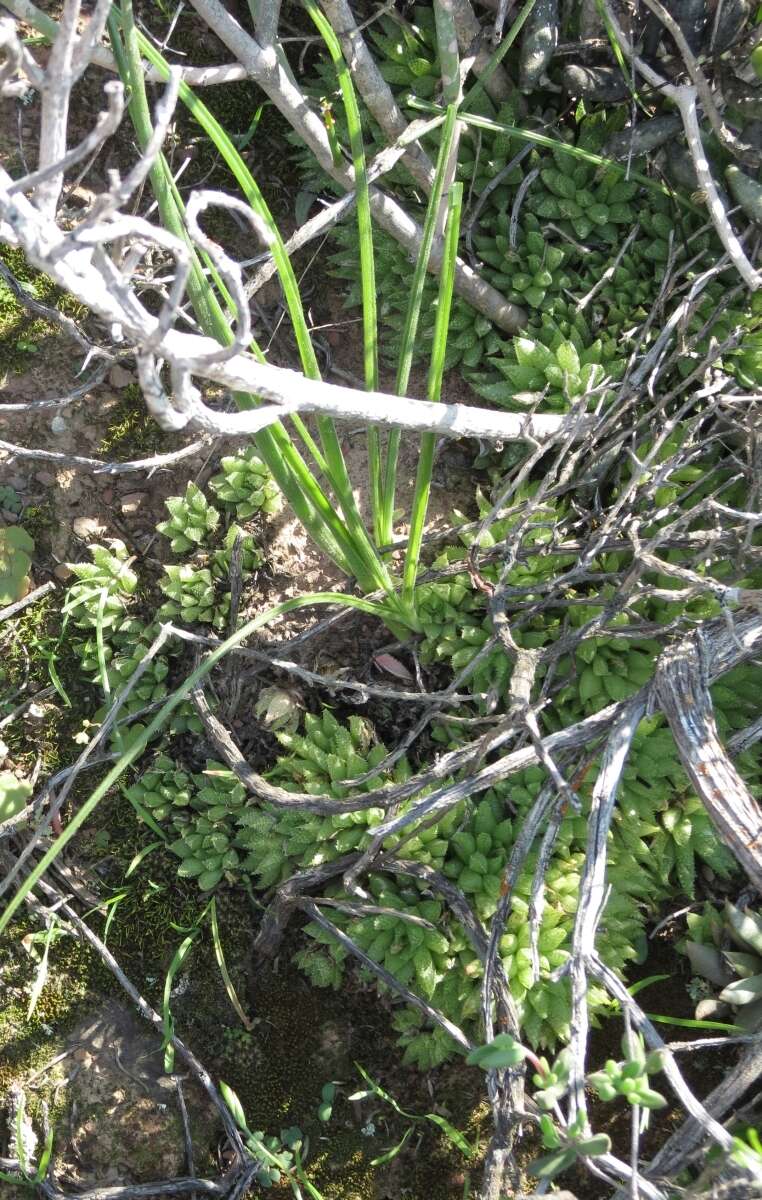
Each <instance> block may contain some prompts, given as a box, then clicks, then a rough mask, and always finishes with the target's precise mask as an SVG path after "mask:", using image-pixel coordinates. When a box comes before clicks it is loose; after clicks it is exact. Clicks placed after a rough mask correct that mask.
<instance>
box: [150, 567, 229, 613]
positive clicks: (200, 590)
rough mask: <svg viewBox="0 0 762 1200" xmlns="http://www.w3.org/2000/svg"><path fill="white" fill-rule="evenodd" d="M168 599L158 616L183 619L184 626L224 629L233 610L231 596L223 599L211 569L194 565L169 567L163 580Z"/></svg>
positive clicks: (165, 569)
mask: <svg viewBox="0 0 762 1200" xmlns="http://www.w3.org/2000/svg"><path fill="white" fill-rule="evenodd" d="M159 587H160V588H161V590H162V592H163V593H164V595H165V596H167V597H168V599H167V600H166V601H165V603H164V604H162V606H161V608H160V609H159V611H158V613H157V614H156V615H157V617H158V619H159V620H162V621H171V620H174V619H176V618H177V619H179V620H180V621H182V623H183V624H186V625H193V624H196V623H198V624H203V625H212V626H213V627H214V628H215V629H222V628H223V627H224V625H225V620H226V617H227V612H228V609H229V607H230V597H229V596H224V597H222V598H220V597H219V596H218V594H217V590H216V588H215V582H214V578H213V576H212V572H211V571H210V569H209V568H208V567H197V566H194V565H193V564H192V563H182V564H181V565H176V564H172V563H170V564H168V565H167V566H165V568H164V574H163V576H162V577H161V579H160V580H159Z"/></svg>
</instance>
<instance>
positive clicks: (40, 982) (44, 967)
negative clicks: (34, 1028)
mask: <svg viewBox="0 0 762 1200" xmlns="http://www.w3.org/2000/svg"><path fill="white" fill-rule="evenodd" d="M57 928H58V921H57V920H56V918H55V917H53V918H52V919H51V921H50V924H49V925H48V928H47V931H46V933H45V942H44V945H43V947H42V956H41V958H40V961H39V964H38V966H37V971H36V972H35V976H34V982H33V984H32V989H31V991H30V993H29V1007H28V1008H27V1010H26V1019H27V1021H31V1019H32V1016H33V1014H34V1010H35V1009H36V1007H37V1001H38V1000H39V998H40V996H41V995H42V989H43V988H44V987H45V984H46V983H47V979H48V958H49V955H50V947H51V943H52V941H53V934H54V933H55V931H56V929H57Z"/></svg>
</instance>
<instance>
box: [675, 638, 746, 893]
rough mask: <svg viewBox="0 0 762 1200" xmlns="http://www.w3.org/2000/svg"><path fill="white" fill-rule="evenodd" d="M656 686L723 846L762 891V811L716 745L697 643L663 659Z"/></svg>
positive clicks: (709, 698) (719, 743)
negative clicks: (724, 845) (731, 853)
mask: <svg viewBox="0 0 762 1200" xmlns="http://www.w3.org/2000/svg"><path fill="white" fill-rule="evenodd" d="M758 640H759V639H758ZM654 687H655V692H656V697H657V701H658V703H659V706H660V707H661V709H662V710H663V712H664V713H665V715H666V717H667V720H668V721H669V724H670V727H671V729H672V733H673V735H674V738H675V742H676V744H677V748H678V751H679V753H680V758H681V759H682V762H683V766H684V767H685V770H686V772H687V774H688V776H689V778H690V780H691V783H692V784H693V786H694V788H695V789H696V794H697V795H698V796H699V797H700V798H701V800H702V802H703V804H704V807H705V808H706V810H707V812H708V813H709V815H710V816H711V818H712V821H713V822H714V824H715V826H716V828H717V829H718V831H719V833H720V836H721V837H722V839H723V841H724V842H725V844H726V845H727V846H728V847H729V849H730V850H731V851H732V852H733V854H734V855H735V857H736V858H737V860H738V861H739V863H740V864H741V865H742V867H743V868H744V870H745V871H746V874H747V875H748V877H749V879H750V880H751V882H752V883H753V884H754V886H755V887H756V888H758V889H759V890H760V891H762V808H760V806H759V804H758V803H757V801H756V800H755V799H754V797H753V796H752V795H751V793H750V791H749V789H748V788H747V786H746V784H745V783H744V781H743V779H742V778H741V776H740V775H739V774H738V771H737V770H736V769H735V767H734V766H733V764H732V763H731V761H730V759H729V758H728V756H727V754H726V752H725V749H724V747H723V745H722V743H721V742H720V739H719V735H718V733H717V724H716V722H715V719H714V709H713V707H712V698H711V696H710V694H709V686H708V678H707V671H706V666H705V663H702V659H701V642H700V639H699V638H697V639H696V640H694V641H692V642H683V643H682V644H681V645H679V646H677V647H676V648H675V649H674V650H668V651H667V652H666V653H665V654H664V656H663V658H662V661H661V663H660V666H659V669H658V671H657V673H656V679H655V682H654Z"/></svg>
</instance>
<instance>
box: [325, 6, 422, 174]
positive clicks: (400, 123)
mask: <svg viewBox="0 0 762 1200" xmlns="http://www.w3.org/2000/svg"><path fill="white" fill-rule="evenodd" d="M320 6H321V8H322V9H323V11H324V12H325V15H326V16H327V18H328V20H329V21H330V22H331V25H332V26H333V30H334V32H335V34H336V36H337V37H338V39H339V42H340V43H341V49H342V51H343V53H344V57H345V58H346V60H347V63H348V64H349V69H350V71H351V72H352V78H353V79H354V81H355V83H356V85H357V89H358V91H359V92H360V95H361V96H362V98H363V100H364V101H365V103H366V105H367V106H368V111H369V112H370V113H371V115H372V116H373V117H374V118H375V120H376V121H377V122H378V124H379V126H380V127H381V129H382V131H383V132H384V134H385V135H386V138H387V141H389V142H395V141H397V140H398V139H399V138H400V137H402V136H403V135H404V134H405V133H406V131H407V128H408V123H407V121H406V120H405V117H404V116H403V113H402V110H401V109H400V107H399V105H398V104H397V101H396V100H395V99H394V93H393V92H392V89H391V88H390V87H389V84H388V83H387V82H386V80H385V79H384V77H383V75H382V74H381V72H380V71H379V69H378V67H377V65H376V63H375V60H374V59H373V57H372V56H371V54H370V52H369V50H368V47H367V46H366V45H365V39H364V38H363V36H362V33H361V32H360V30H359V29H358V28H357V22H356V21H355V17H354V14H353V13H352V9H351V8H350V6H349V3H348V0H320ZM403 163H404V165H405V166H406V167H407V169H408V171H409V172H410V174H411V175H412V177H413V179H415V181H416V183H419V184H420V185H421V187H423V188H424V190H425V191H426V192H430V191H431V187H432V185H433V182H434V168H433V166H432V164H431V161H430V160H429V157H428V155H427V154H426V153H425V151H424V150H422V149H421V147H420V146H409V147H408V148H407V150H406V151H405V155H404V158H403Z"/></svg>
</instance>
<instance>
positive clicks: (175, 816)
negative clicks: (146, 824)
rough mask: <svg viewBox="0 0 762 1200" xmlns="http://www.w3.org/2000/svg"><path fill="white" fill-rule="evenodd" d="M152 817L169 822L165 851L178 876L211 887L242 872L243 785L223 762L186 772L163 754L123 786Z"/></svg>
mask: <svg viewBox="0 0 762 1200" xmlns="http://www.w3.org/2000/svg"><path fill="white" fill-rule="evenodd" d="M125 794H126V795H127V797H128V799H129V800H132V801H133V802H135V803H137V804H139V805H141V806H142V807H143V808H145V809H146V810H147V811H148V812H149V813H150V815H151V816H152V817H153V818H154V820H157V821H164V822H169V824H170V826H171V828H172V831H173V833H174V834H175V837H174V840H173V841H172V842H171V844H170V847H169V848H170V850H171V851H172V852H173V854H176V855H177V857H178V858H179V859H180V865H179V867H178V871H177V873H178V875H180V877H181V878H183V879H195V880H196V882H197V883H198V886H199V888H200V889H201V890H202V891H212V890H213V889H214V888H215V887H217V885H218V884H219V883H220V882H221V881H222V879H223V878H227V879H228V880H229V881H230V882H235V881H236V880H238V879H239V878H240V876H241V873H245V872H246V866H245V863H246V857H247V849H246V845H245V841H246V829H247V825H246V821H247V815H246V814H247V813H248V812H254V813H256V810H251V809H248V808H247V806H246V789H245V788H244V786H243V784H242V783H240V782H239V780H238V778H237V776H236V775H235V774H234V773H233V772H232V771H230V770H229V769H228V768H227V767H225V766H224V765H223V764H222V763H218V762H213V761H209V762H207V763H206V766H205V768H204V771H203V772H202V773H201V774H199V775H194V776H191V775H190V774H189V773H188V772H187V771H184V770H183V769H182V768H181V767H179V766H178V764H177V763H176V762H175V761H174V760H173V759H171V758H169V757H168V755H166V754H159V755H158V756H157V758H156V759H155V760H154V762H153V764H152V765H151V766H150V767H149V769H148V770H147V771H144V772H143V774H142V775H141V776H140V777H139V779H137V780H136V782H135V783H134V784H132V785H131V786H130V787H129V788H126V789H125Z"/></svg>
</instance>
